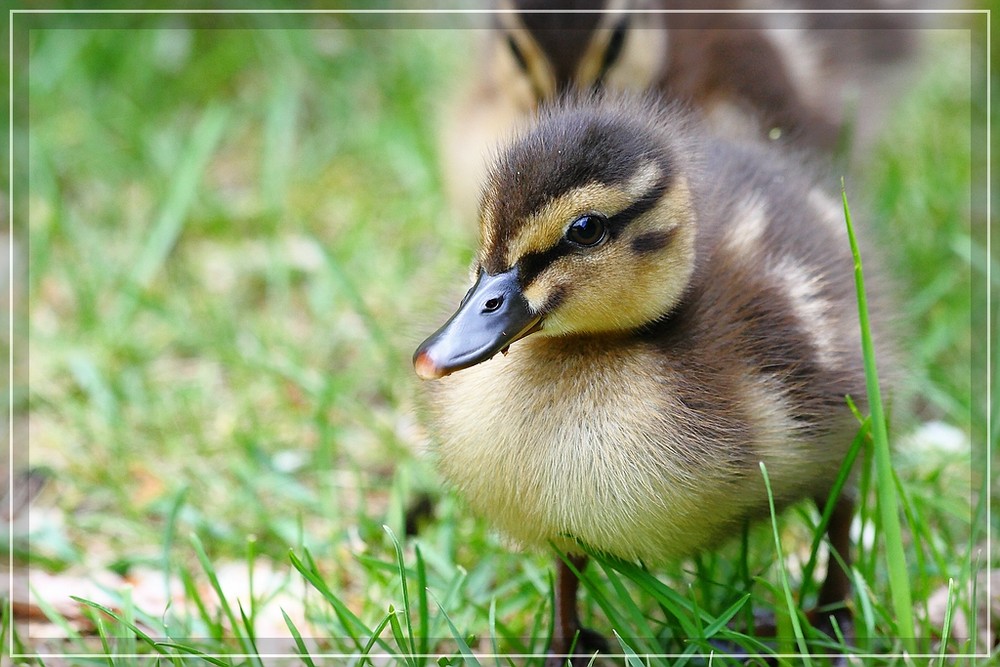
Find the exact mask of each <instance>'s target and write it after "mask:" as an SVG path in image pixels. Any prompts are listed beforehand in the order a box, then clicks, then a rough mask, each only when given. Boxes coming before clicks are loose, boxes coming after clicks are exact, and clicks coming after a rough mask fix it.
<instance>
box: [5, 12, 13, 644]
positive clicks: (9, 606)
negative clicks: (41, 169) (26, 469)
mask: <svg viewBox="0 0 1000 667" xmlns="http://www.w3.org/2000/svg"><path fill="white" fill-rule="evenodd" d="M8 21H9V24H8V26H7V39H8V42H7V47H8V51H9V52H10V53H9V54H8V55H9V58H8V60H7V66H8V68H9V69H8V78H7V94H8V100H7V104H8V124H9V127H8V129H7V132H8V134H7V142H8V143H7V150H8V151H9V153H8V155H7V207H8V209H7V241H8V243H10V248H9V253H10V254H9V255H8V259H9V262H8V266H7V271H8V273H7V280H9V281H10V285H9V287H10V291H9V296H8V299H9V301H8V302H7V308H8V313H7V319H8V327H9V328H8V334H7V335H8V336H9V337H10V338H9V342H8V344H7V352H8V359H7V363H8V364H9V365H10V366H9V368H8V377H7V397H8V399H9V400H10V404H9V405H8V406H7V407H8V409H7V437H8V439H9V440H8V443H7V444H8V448H9V455H10V458H9V462H10V464H9V465H8V466H7V467H8V468H9V469H8V471H7V474H8V476H9V478H8V480H7V484H8V485H9V486H8V487H7V489H8V492H9V493H13V492H14V10H11V11H10V12H8ZM11 509H13V507H12V508H11ZM6 519H7V522H8V523H7V525H8V529H7V539H8V541H7V576H8V577H9V578H10V588H8V589H7V590H8V591H10V594H9V595H8V597H7V609H6V612H7V618H8V619H10V621H9V622H10V628H9V632H10V652H9V653H8V654H7V655H10V656H11V657H13V655H14V627H15V622H14V593H15V591H14V520H13V516H11V517H6Z"/></svg>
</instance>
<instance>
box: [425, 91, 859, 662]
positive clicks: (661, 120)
mask: <svg viewBox="0 0 1000 667" xmlns="http://www.w3.org/2000/svg"><path fill="white" fill-rule="evenodd" d="M480 225H481V227H480V232H481V242H480V246H479V249H478V252H477V253H476V256H475V260H474V262H473V265H472V270H471V273H472V287H471V288H470V289H469V291H468V294H466V296H465V298H464V299H463V300H462V302H461V305H460V306H459V308H458V310H457V311H456V312H455V314H454V315H452V317H451V318H450V319H449V320H448V321H447V323H445V324H444V325H443V326H442V327H441V328H440V329H439V330H438V331H437V332H436V333H434V334H433V335H432V336H430V337H429V338H428V339H427V340H426V341H425V342H424V343H423V344H421V345H420V347H419V348H418V349H417V351H416V353H415V354H414V366H415V369H416V372H417V374H418V375H419V376H420V377H421V378H423V379H427V380H435V381H434V382H431V383H427V384H424V385H422V386H423V387H425V388H426V389H427V395H426V398H427V403H428V412H429V421H430V425H431V428H432V431H433V434H434V442H435V447H436V454H437V458H438V462H439V466H440V469H441V470H442V471H443V473H444V475H445V476H446V477H447V479H448V480H450V481H451V482H452V483H453V484H454V485H455V486H456V487H457V488H458V489H459V491H460V492H461V493H462V494H463V495H464V496H465V498H466V499H467V500H468V502H469V504H470V505H471V506H472V507H473V508H474V509H475V511H477V512H478V513H479V514H481V515H483V516H485V517H486V518H488V519H489V520H490V521H491V522H492V523H493V524H494V525H495V526H496V527H497V528H498V529H499V530H500V531H501V532H502V533H504V534H505V535H507V536H509V537H510V538H512V539H513V540H515V541H516V542H518V543H520V544H522V545H524V546H527V547H532V548H546V547H547V546H548V545H549V543H550V542H551V543H554V544H555V545H556V546H557V547H558V548H559V549H562V550H564V551H566V552H568V553H570V554H580V553H582V552H581V549H580V547H579V545H580V544H581V543H583V544H586V545H588V546H589V547H591V548H592V549H596V550H600V551H602V552H606V553H610V554H614V555H616V556H619V557H621V558H624V559H641V560H642V561H644V562H646V563H650V564H654V563H662V562H664V561H666V560H671V559H677V558H680V557H683V556H686V555H689V554H692V553H695V552H698V551H700V550H703V549H706V548H709V547H712V546H713V545H716V544H717V543H718V542H720V541H721V540H724V539H725V538H726V537H727V536H731V535H734V534H738V533H739V531H740V530H741V529H742V527H743V526H744V525H745V523H746V522H747V521H750V520H753V519H756V518H760V517H762V516H766V515H767V513H768V499H767V494H766V490H765V486H764V482H763V478H762V475H761V472H760V469H759V463H760V462H764V463H765V464H766V467H767V471H768V474H769V476H770V479H771V484H772V487H773V491H774V496H775V499H776V501H777V503H778V504H779V506H780V505H787V504H788V503H791V502H794V501H797V500H799V499H803V498H812V499H815V500H816V501H817V502H819V503H824V502H825V500H826V497H827V495H828V493H829V491H830V487H831V484H832V483H833V480H834V479H835V478H836V476H837V472H838V469H839V467H840V466H841V463H842V460H843V458H844V455H845V452H846V451H847V449H848V447H849V445H850V443H851V440H852V437H853V436H854V434H855V433H856V431H857V423H856V421H855V419H854V417H853V416H852V414H851V412H850V411H849V410H848V406H847V404H846V402H845V398H844V397H845V395H850V396H852V397H853V398H854V400H856V401H860V402H861V404H862V405H863V398H864V396H865V382H864V372H863V368H862V360H861V355H860V334H859V327H858V322H857V316H856V303H855V292H854V283H853V274H852V271H853V261H852V258H851V255H850V250H849V243H848V240H847V237H846V232H845V230H844V224H843V217H842V211H841V209H840V207H839V206H838V204H837V201H836V200H835V199H833V198H832V197H830V196H828V195H827V194H826V193H825V192H824V191H823V190H822V189H821V188H819V187H817V186H816V185H815V184H814V183H813V182H811V181H810V180H808V179H807V178H806V177H805V176H804V171H803V169H802V168H801V167H800V166H796V165H791V164H786V163H784V162H782V161H781V160H780V159H778V158H777V157H776V156H775V155H774V154H773V152H771V151H770V150H769V149H768V148H767V147H760V146H746V145H734V144H729V143H725V142H724V141H721V140H717V139H713V138H709V137H708V136H707V135H702V134H700V133H699V130H698V129H697V128H696V127H694V126H693V125H692V124H691V123H689V122H688V121H687V120H686V119H685V118H684V117H683V116H682V115H681V114H680V112H678V111H677V110H676V109H674V108H673V107H663V106H661V105H659V104H658V103H657V102H655V101H650V100H647V99H638V98H632V97H618V96H614V97H610V98H606V99H599V98H596V97H590V98H584V99H581V100H578V101H567V102H564V103H561V104H560V105H558V106H556V107H553V108H551V109H548V110H545V111H543V113H542V114H541V116H540V119H539V121H538V122H537V124H536V125H535V126H534V127H532V128H531V129H529V130H528V131H527V132H526V133H524V134H523V135H521V136H520V137H519V138H517V139H516V140H514V141H513V143H511V144H510V145H509V146H507V147H506V148H505V149H504V150H503V151H502V152H501V153H500V154H499V156H498V158H497V160H496V161H495V162H494V163H493V165H492V167H491V169H490V172H489V176H488V178H487V180H486V184H485V187H484V188H483V191H482V201H481V208H480ZM498 352H502V353H504V354H502V355H499V356H498V355H497V353H498ZM851 515H852V504H851V501H850V499H849V498H847V497H843V498H842V499H841V500H840V502H839V504H838V506H837V510H836V512H835V515H834V518H833V521H832V523H831V525H830V539H831V544H832V546H833V548H835V549H836V550H837V551H838V552H839V553H840V556H841V558H843V559H844V560H845V561H848V562H849V560H848V546H849V537H848V528H849V525H850V521H851ZM558 563H559V565H558V567H559V585H558V590H557V626H556V628H555V629H554V636H555V644H554V646H553V647H552V650H553V651H554V652H555V653H561V652H565V651H566V650H567V649H568V647H569V646H570V645H571V642H572V641H573V638H574V635H575V634H576V632H577V631H578V630H579V623H578V621H577V616H576V603H575V596H576V585H577V582H576V580H575V578H574V577H573V576H572V574H571V571H570V570H569V569H568V568H567V567H566V566H565V565H564V564H562V562H561V561H558ZM833 563H834V561H833V559H831V566H830V568H829V574H828V577H827V580H826V582H825V584H824V586H823V588H822V591H821V594H820V600H819V604H820V605H821V606H825V605H831V604H834V605H836V604H837V603H839V604H840V605H841V606H842V604H843V601H844V599H845V596H846V595H847V594H848V591H849V583H848V579H847V577H846V575H845V574H844V572H843V571H842V570H841V569H840V567H838V566H837V565H835V564H833Z"/></svg>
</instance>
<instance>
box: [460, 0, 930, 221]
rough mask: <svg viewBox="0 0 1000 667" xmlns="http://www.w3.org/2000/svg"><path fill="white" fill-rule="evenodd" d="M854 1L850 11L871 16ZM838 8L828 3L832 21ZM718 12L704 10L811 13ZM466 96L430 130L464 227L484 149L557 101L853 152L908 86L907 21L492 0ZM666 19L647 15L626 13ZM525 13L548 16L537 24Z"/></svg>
mask: <svg viewBox="0 0 1000 667" xmlns="http://www.w3.org/2000/svg"><path fill="white" fill-rule="evenodd" d="M887 2H888V0H868V1H867V2H866V1H865V0H858V1H857V2H854V3H853V4H852V7H851V8H852V9H882V8H884V6H885V5H886V4H887ZM841 4H843V3H842V2H838V1H837V0H827V2H825V3H823V5H824V6H826V7H829V8H833V9H838V8H840V5H841ZM816 6H817V5H816V3H802V2H791V1H787V2H781V1H780V0H770V1H767V2H765V1H763V0H757V1H754V0H726V1H724V2H721V3H720V2H716V3H712V7H713V9H715V10H720V11H722V12H724V11H725V10H730V11H731V10H754V9H758V10H759V9H787V10H795V9H803V8H809V9H815V8H816ZM498 7H499V9H501V10H503V11H502V12H501V13H497V14H496V15H495V16H494V17H493V29H492V30H489V31H485V32H484V39H483V44H482V47H483V52H482V54H481V62H480V64H479V66H478V68H477V70H476V73H475V79H474V82H473V83H472V85H471V86H470V87H469V88H468V89H466V90H465V91H464V92H462V93H460V96H459V98H458V99H457V100H456V102H455V104H454V105H453V107H452V109H451V113H449V114H446V119H445V123H444V126H443V128H442V140H443V141H442V159H443V163H444V170H445V176H446V178H445V181H446V185H447V187H448V188H449V196H450V199H451V200H452V202H453V204H454V206H455V209H456V213H457V214H458V215H459V216H460V217H467V216H471V215H472V213H473V211H474V210H475V204H476V202H475V200H474V193H476V192H477V186H478V184H479V183H480V182H481V179H482V176H483V174H484V169H485V158H484V156H485V155H487V153H488V150H489V149H490V148H491V147H492V146H493V145H494V144H495V143H496V141H497V140H498V139H500V138H501V137H502V136H504V134H505V133H508V132H510V131H511V129H512V128H513V127H514V126H515V125H516V124H517V121H518V120H520V119H524V118H527V117H530V115H531V114H533V113H534V111H535V110H536V109H537V108H538V105H539V104H541V103H543V102H545V101H547V100H553V99H555V98H556V97H557V96H558V95H560V94H563V93H565V92H568V91H587V90H595V89H608V90H625V91H646V90H657V91H659V92H660V93H662V94H663V95H664V96H665V97H666V98H667V99H670V100H679V101H681V102H683V103H685V104H687V105H689V106H691V107H692V108H693V109H694V110H695V111H696V112H697V113H699V114H701V115H702V116H703V118H704V120H705V121H706V125H707V126H708V127H709V128H710V129H711V131H712V132H714V133H717V134H720V135H722V136H726V137H729V138H733V139H740V140H760V141H766V142H773V143H778V144H782V145H788V146H791V147H794V148H795V149H796V150H807V151H812V152H815V153H817V154H822V155H833V154H834V153H838V154H842V155H844V156H845V157H846V155H847V153H848V151H856V150H857V149H860V150H862V151H863V150H864V147H866V146H868V145H869V144H870V143H871V142H872V141H873V139H874V137H875V136H876V134H877V130H878V128H879V127H880V126H881V118H882V117H883V116H884V114H885V111H886V109H887V108H888V106H889V103H890V101H891V100H892V99H894V97H893V96H894V94H896V93H898V92H899V90H900V89H901V87H902V85H903V84H905V81H906V77H905V76H903V73H904V72H905V71H906V69H907V68H905V67H904V65H905V64H908V63H909V62H910V61H911V60H912V56H913V53H914V50H915V43H916V41H917V39H916V37H917V31H916V27H917V24H916V21H917V20H918V18H917V17H915V16H914V15H904V14H891V13H869V14H861V13H857V14H815V13H795V12H794V11H793V12H792V13H788V14H761V13H757V14H754V13H694V12H692V13H683V12H684V11H685V10H686V11H689V12H691V10H703V9H704V3H701V2H698V1H696V0H632V1H629V0H569V1H567V2H562V3H559V4H558V7H559V8H560V9H563V10H566V11H565V12H552V11H551V8H552V5H551V4H550V3H546V2H543V1H542V0H501V2H500V3H499V6H498ZM657 9H665V10H675V11H678V12H680V13H669V14H664V13H645V12H644V11H639V12H634V11H630V10H657ZM537 10H548V11H544V12H538V11H537Z"/></svg>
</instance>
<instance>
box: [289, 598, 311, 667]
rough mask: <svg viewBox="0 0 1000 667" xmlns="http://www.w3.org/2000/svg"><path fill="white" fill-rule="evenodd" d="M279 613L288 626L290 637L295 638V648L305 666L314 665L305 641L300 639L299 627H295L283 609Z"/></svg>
mask: <svg viewBox="0 0 1000 667" xmlns="http://www.w3.org/2000/svg"><path fill="white" fill-rule="evenodd" d="M281 615H282V617H284V619H285V625H287V626H288V631H289V632H291V633H292V638H293V639H294V640H295V648H296V649H298V652H299V657H300V658H302V662H303V663H305V665H306V667H316V665H315V664H313V661H312V657H311V656H310V655H309V649H308V648H306V643H305V642H304V641H302V634H301V633H300V632H299V629H298V628H297V627H295V624H294V623H292V619H290V618H289V617H288V614H286V613H285V610H284V609H282V610H281Z"/></svg>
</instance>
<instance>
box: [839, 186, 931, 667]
mask: <svg viewBox="0 0 1000 667" xmlns="http://www.w3.org/2000/svg"><path fill="white" fill-rule="evenodd" d="M840 194H841V198H842V199H843V202H844V219H845V221H846V223H847V235H848V237H849V239H850V242H851V254H852V255H853V257H854V282H855V286H856V287H857V294H858V319H859V321H860V324H861V349H862V353H863V355H864V363H865V383H866V388H867V391H868V409H869V410H870V411H871V419H872V439H873V441H874V450H875V476H876V478H877V480H878V483H877V484H876V485H875V493H876V498H877V499H878V505H879V513H880V516H881V519H882V532H883V534H884V536H885V547H886V560H887V565H888V570H889V593H890V596H891V598H892V606H893V611H894V613H895V617H896V628H897V629H898V631H899V633H900V635H901V637H900V639H901V640H902V643H903V646H904V647H905V648H906V650H907V651H908V652H910V653H915V652H916V632H915V630H914V625H913V602H912V596H911V594H910V579H909V574H908V573H907V569H906V554H905V552H904V550H903V531H902V526H901V525H900V517H899V508H898V506H897V502H896V485H895V481H894V479H893V471H892V457H891V455H890V452H889V434H888V432H887V428H886V423H885V412H884V410H883V407H882V394H881V392H880V391H879V382H878V371H877V369H876V367H875V347H874V345H873V344H872V335H871V323H870V322H869V318H868V298H867V295H866V293H865V279H864V271H863V269H862V265H861V251H860V250H859V249H858V241H857V238H856V237H855V235H854V225H853V223H852V221H851V209H850V206H849V205H848V203H847V188H846V187H845V186H844V184H843V182H841V190H840Z"/></svg>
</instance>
